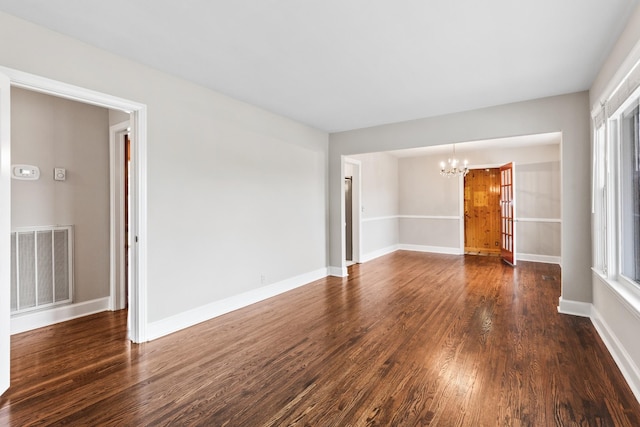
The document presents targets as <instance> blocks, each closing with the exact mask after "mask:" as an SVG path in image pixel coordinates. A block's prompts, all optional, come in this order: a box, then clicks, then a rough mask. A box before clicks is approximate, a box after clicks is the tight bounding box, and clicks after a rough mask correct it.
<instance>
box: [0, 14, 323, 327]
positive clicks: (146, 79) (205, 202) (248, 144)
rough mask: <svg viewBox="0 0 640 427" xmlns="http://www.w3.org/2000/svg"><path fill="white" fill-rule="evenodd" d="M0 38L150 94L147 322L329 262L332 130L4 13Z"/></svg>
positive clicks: (113, 86) (103, 87)
mask: <svg viewBox="0 0 640 427" xmlns="http://www.w3.org/2000/svg"><path fill="white" fill-rule="evenodd" d="M0 39H2V40H14V41H16V42H15V43H1V44H0V63H1V64H2V65H4V66H6V67H10V68H14V69H17V70H21V71H25V72H29V73H33V74H37V75H41V76H44V77H48V78H51V79H55V80H60V81H62V82H65V83H69V84H74V85H78V86H82V87H85V88H88V89H92V90H96V91H99V92H103V93H107V94H110V95H114V96H118V97H121V98H125V99H130V100H133V101H136V102H139V103H143V104H146V105H147V107H148V158H147V162H148V163H147V169H148V171H147V184H148V200H147V205H148V212H149V215H148V226H147V236H146V242H147V245H148V320H149V321H150V322H154V321H159V320H162V319H166V318H168V317H170V316H173V315H177V314H181V313H184V312H186V311H188V310H191V309H194V308H197V307H200V306H203V305H206V304H208V303H211V302H215V301H219V300H221V299H224V298H226V297H230V296H233V295H237V294H240V293H242V292H246V291H251V290H254V289H257V288H260V287H261V286H264V285H268V284H271V283H275V282H278V281H282V280H284V279H288V278H292V277H295V276H298V275H301V274H305V273H309V272H315V271H318V270H319V269H325V268H326V266H327V247H326V241H327V235H326V227H327V222H326V214H327V185H326V181H327V144H328V135H327V134H326V133H325V132H321V131H318V130H316V129H312V128H310V127H308V126H305V125H302V124H300V123H297V122H295V121H292V120H290V119H287V118H285V117H282V116H278V115H276V114H273V113H269V112H267V111H264V110H262V109H259V108H257V107H254V106H251V105H248V104H246V103H243V102H240V101H237V100H234V99H231V98H229V97H226V96H224V95H221V94H219V93H216V92H214V91H211V90H207V89H205V88H203V87H201V86H198V85H195V84H192V83H190V82H187V81H185V80H182V79H179V78H176V77H173V76H170V75H168V74H165V73H161V72H159V71H156V70H153V69H151V68H148V67H145V66H143V65H141V64H139V63H135V62H133V61H129V60H126V59H124V58H122V57H118V56H116V55H113V54H110V53H107V52H105V51H102V50H100V49H97V48H95V47H92V46H89V45H86V44H84V43H81V42H79V41H77V40H74V39H72V38H69V37H65V36H62V35H60V34H57V33H55V32H52V31H48V30H46V29H44V28H43V27H39V26H36V25H33V24H30V23H27V22H25V21H22V20H19V19H17V18H14V17H12V16H10V15H7V14H3V13H0ZM18 41H19V42H18ZM261 276H264V278H265V280H264V283H263V282H262V280H261Z"/></svg>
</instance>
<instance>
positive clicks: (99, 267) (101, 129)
mask: <svg viewBox="0 0 640 427" xmlns="http://www.w3.org/2000/svg"><path fill="white" fill-rule="evenodd" d="M11 112H12V115H11V148H12V153H11V155H12V163H14V164H31V165H35V166H38V167H39V168H40V179H39V180H37V181H21V180H15V179H14V180H11V197H12V200H11V218H12V227H14V228H15V227H33V226H48V225H73V226H74V246H75V248H74V249H75V250H74V260H75V263H74V270H75V271H74V302H83V301H89V300H93V299H96V298H101V297H107V296H109V115H108V110H106V109H104V108H100V107H95V106H92V105H87V104H81V103H78V102H74V101H69V100H66V99H62V98H57V97H54V96H49V95H44V94H41V93H36V92H31V91H27V90H22V89H16V88H14V89H13V90H12V91H11ZM54 167H63V168H65V169H66V171H67V179H66V181H54V179H53V168H54Z"/></svg>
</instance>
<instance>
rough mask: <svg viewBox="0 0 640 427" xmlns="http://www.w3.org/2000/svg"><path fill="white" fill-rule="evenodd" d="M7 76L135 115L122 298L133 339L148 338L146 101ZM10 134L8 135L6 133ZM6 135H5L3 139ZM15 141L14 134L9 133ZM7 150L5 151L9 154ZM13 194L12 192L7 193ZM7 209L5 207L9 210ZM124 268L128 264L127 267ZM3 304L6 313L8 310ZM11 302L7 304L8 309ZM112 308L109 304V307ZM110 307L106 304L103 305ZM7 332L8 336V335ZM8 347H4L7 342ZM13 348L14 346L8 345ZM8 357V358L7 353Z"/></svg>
mask: <svg viewBox="0 0 640 427" xmlns="http://www.w3.org/2000/svg"><path fill="white" fill-rule="evenodd" d="M2 76H6V78H7V80H8V82H9V87H10V88H21V89H26V90H28V91H33V92H39V93H44V94H48V95H53V96H55V97H59V98H63V99H67V100H73V101H77V102H80V103H84V104H89V105H94V106H98V107H103V108H107V109H110V110H116V111H120V112H125V113H126V114H127V115H129V117H130V123H129V128H130V131H129V138H130V139H129V150H128V151H129V153H130V157H129V159H130V160H129V162H128V164H129V168H128V169H129V171H130V173H129V174H128V188H129V192H128V199H129V200H130V203H129V205H128V215H127V217H128V230H129V235H130V236H131V242H132V245H131V246H130V249H129V251H128V254H129V256H128V266H129V268H128V269H127V270H129V274H128V284H129V286H128V287H127V288H128V298H126V295H127V291H125V292H124V295H123V296H122V297H121V299H122V300H128V304H127V303H125V305H126V306H128V309H129V322H128V323H129V325H128V329H129V335H128V338H129V339H130V340H131V341H133V342H144V341H146V340H147V339H146V326H147V307H146V301H147V293H146V289H147V287H146V283H147V268H146V260H147V248H146V245H145V240H146V217H147V207H146V191H147V190H146V152H147V150H146V135H147V132H146V127H147V124H146V121H147V120H146V106H145V105H144V104H140V103H137V102H133V101H129V100H126V99H122V98H118V97H114V96H111V95H107V94H103V93H99V92H95V91H92V90H87V89H84V88H81V87H77V86H73V85H69V84H66V83H62V82H58V81H54V80H50V79H47V78H43V77H40V76H36V75H32V74H29V73H24V72H21V71H18V70H13V69H10V68H5V67H0V77H2ZM9 99H10V98H9V90H3V91H1V92H0V103H2V104H3V105H4V104H5V103H6V104H8V100H9ZM0 115H1V116H0V122H1V123H10V121H11V119H10V117H11V111H10V108H3V109H2V111H0ZM2 130H3V131H7V130H8V126H6V127H3V128H2ZM3 138H4V137H3ZM3 140H4V139H3ZM6 141H9V138H8V137H7V138H6ZM9 152H10V151H9V150H6V151H4V152H3V154H5V153H6V154H8V153H9ZM10 162H11V160H10V159H9V158H8V157H7V158H4V157H3V159H2V163H1V164H0V166H1V167H2V173H1V174H0V188H2V189H5V188H9V187H10V185H11V178H10V170H9V169H10ZM7 194H8V192H7ZM3 200H9V201H8V202H7V206H6V208H7V209H8V210H10V209H11V202H10V199H8V198H7V197H3ZM3 210H4V209H3ZM0 226H1V229H0V233H3V234H5V235H9V234H10V231H11V223H10V222H9V221H2V223H1V224H0ZM123 270H124V269H123ZM10 286H11V277H10V274H9V273H3V274H2V275H1V276H0V289H2V291H3V294H7V295H8V291H9V290H10ZM4 305H5V304H3V311H2V312H3V313H4V312H5V311H4V310H5V308H4ZM8 308H9V304H8V303H7V304H6V309H7V311H8ZM106 308H107V309H108V307H106ZM103 310H104V308H103ZM2 333H3V334H2V335H3V336H2V337H0V339H2V342H3V343H4V342H7V343H8V342H9V333H10V332H9V328H7V329H3V330H2ZM5 333H6V336H5ZM3 348H4V346H3ZM7 351H8V347H7ZM3 360H4V358H3Z"/></svg>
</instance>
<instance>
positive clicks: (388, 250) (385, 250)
mask: <svg viewBox="0 0 640 427" xmlns="http://www.w3.org/2000/svg"><path fill="white" fill-rule="evenodd" d="M397 250H398V245H392V246H387V247H386V248H382V249H378V250H377V251H373V252H369V253H368V254H364V255H362V257H361V259H360V262H368V261H371V260H372V259H376V258H380V257H381V256H384V255H388V254H390V253H393V252H395V251H397Z"/></svg>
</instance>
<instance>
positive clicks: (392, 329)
mask: <svg viewBox="0 0 640 427" xmlns="http://www.w3.org/2000/svg"><path fill="white" fill-rule="evenodd" d="M349 273H350V275H349V277H348V278H334V277H330V278H326V279H323V280H319V281H316V282H314V283H312V284H309V285H307V286H304V287H302V288H298V289H295V290H293V291H290V292H287V293H286V294H283V295H280V296H278V297H275V298H271V299H269V300H266V301H263V302H261V303H258V304H254V305H252V306H250V307H246V308H244V309H241V310H237V311H234V312H232V313H229V314H227V315H224V316H221V317H218V318H216V319H213V320H210V321H208V322H204V323H202V324H200V325H197V326H194V327H192V328H189V329H186V330H184V331H180V332H177V333H174V334H172V335H170V336H167V337H163V338H160V339H158V340H155V341H153V342H150V343H145V344H142V345H136V344H131V343H129V342H127V340H126V337H125V336H126V312H115V313H110V312H109V313H100V314H96V315H93V316H89V317H87V318H83V319H77V320H73V321H70V322H65V323H63V324H58V325H54V326H51V327H47V328H42V329H40V330H36V331H31V332H27V333H24V334H19V335H15V336H14V337H12V383H11V388H10V389H9V391H8V392H7V393H6V394H5V395H4V396H3V397H2V399H0V425H8V426H11V425H15V426H26V425H107V426H109V425H113V426H121V425H136V426H138V425H154V426H155V425H172V426H173V425H206V426H211V425H214V426H282V425H292V426H306V425H309V426H414V425H432V426H436V425H438V426H547V425H559V426H573V425H580V426H640V404H638V402H637V401H636V400H635V398H634V396H633V394H632V392H631V390H630V389H629V387H628V386H627V384H626V383H625V382H624V379H623V377H622V375H621V373H620V371H619V370H618V368H617V367H616V365H615V363H614V361H613V359H612V357H611V356H610V355H609V353H607V351H606V348H605V346H604V344H603V343H602V341H601V340H600V338H599V336H598V335H597V333H596V331H595V329H594V327H593V325H592V324H591V323H590V321H589V320H588V319H584V318H577V317H572V316H566V315H561V314H558V313H557V310H556V305H557V301H558V297H559V295H560V275H561V271H560V268H559V267H558V266H555V265H549V264H536V263H521V264H519V265H518V266H517V267H516V268H511V267H509V266H506V265H505V264H503V263H501V262H500V261H499V259H497V258H493V257H482V256H448V255H434V254H424V253H415V252H405V251H399V252H396V253H394V254H391V255H388V256H385V257H381V258H378V259H376V260H374V261H370V262H368V263H366V264H361V265H355V266H352V267H350V269H349ZM545 279H546V280H545Z"/></svg>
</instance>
